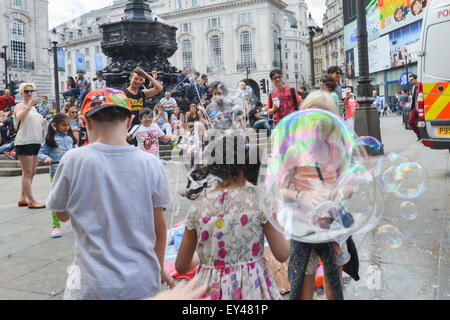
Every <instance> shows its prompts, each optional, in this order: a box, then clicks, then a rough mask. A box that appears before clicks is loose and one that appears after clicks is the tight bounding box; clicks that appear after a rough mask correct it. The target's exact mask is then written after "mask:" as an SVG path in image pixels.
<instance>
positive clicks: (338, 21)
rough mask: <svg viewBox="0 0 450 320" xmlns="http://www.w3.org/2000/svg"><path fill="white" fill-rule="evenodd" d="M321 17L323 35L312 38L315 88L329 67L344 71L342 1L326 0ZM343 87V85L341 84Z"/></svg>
mask: <svg viewBox="0 0 450 320" xmlns="http://www.w3.org/2000/svg"><path fill="white" fill-rule="evenodd" d="M326 7H327V10H326V13H325V14H324V16H323V21H322V24H323V33H322V34H320V35H317V36H316V37H314V69H315V86H316V87H319V85H320V78H321V77H322V76H324V75H326V74H327V69H328V68H329V67H331V66H339V67H340V68H341V69H342V70H343V71H344V70H345V48H344V17H343V13H344V8H343V4H342V0H327V1H326ZM341 85H342V86H345V83H341Z"/></svg>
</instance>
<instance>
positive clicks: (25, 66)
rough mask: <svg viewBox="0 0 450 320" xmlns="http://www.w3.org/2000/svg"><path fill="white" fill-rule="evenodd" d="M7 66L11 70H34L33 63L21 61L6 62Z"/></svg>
mask: <svg viewBox="0 0 450 320" xmlns="http://www.w3.org/2000/svg"><path fill="white" fill-rule="evenodd" d="M8 66H9V67H10V68H11V69H21V70H34V69H35V66H34V62H33V61H21V60H11V59H10V60H8Z"/></svg>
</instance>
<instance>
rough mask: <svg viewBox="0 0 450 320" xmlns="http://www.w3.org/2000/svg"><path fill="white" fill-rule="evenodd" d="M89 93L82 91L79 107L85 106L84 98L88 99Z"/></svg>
mask: <svg viewBox="0 0 450 320" xmlns="http://www.w3.org/2000/svg"><path fill="white" fill-rule="evenodd" d="M88 93H89V92H87V91H84V90H82V91H81V92H80V103H79V106H80V107H81V106H82V105H83V101H84V98H86V96H87V94H88Z"/></svg>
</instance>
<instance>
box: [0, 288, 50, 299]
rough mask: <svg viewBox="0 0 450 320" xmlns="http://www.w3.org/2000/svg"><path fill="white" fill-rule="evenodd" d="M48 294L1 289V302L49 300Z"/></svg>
mask: <svg viewBox="0 0 450 320" xmlns="http://www.w3.org/2000/svg"><path fill="white" fill-rule="evenodd" d="M48 297H49V296H48V295H47V294H41V293H35V292H30V291H22V290H14V289H7V288H1V287H0V300H47V299H48Z"/></svg>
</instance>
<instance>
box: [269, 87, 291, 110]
mask: <svg viewBox="0 0 450 320" xmlns="http://www.w3.org/2000/svg"><path fill="white" fill-rule="evenodd" d="M295 91H296V90H295V88H291V97H292V101H293V102H294V108H295V109H297V110H298V101H297V95H296V94H295V93H296V92H295ZM272 94H273V91H272V92H271V93H269V98H270V102H272Z"/></svg>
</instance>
